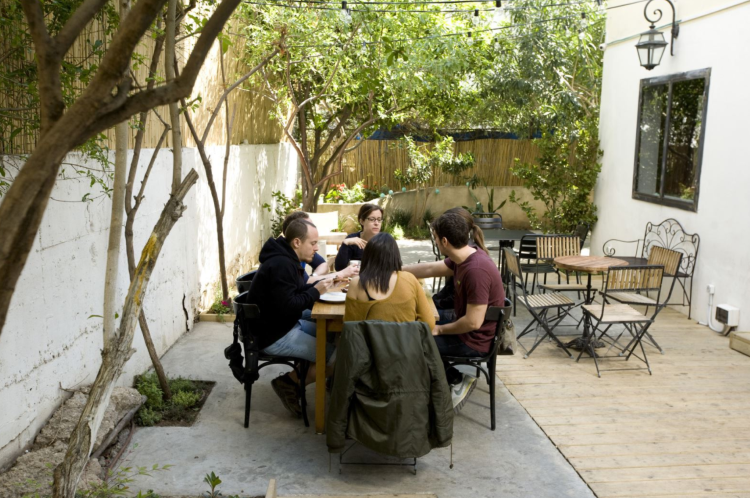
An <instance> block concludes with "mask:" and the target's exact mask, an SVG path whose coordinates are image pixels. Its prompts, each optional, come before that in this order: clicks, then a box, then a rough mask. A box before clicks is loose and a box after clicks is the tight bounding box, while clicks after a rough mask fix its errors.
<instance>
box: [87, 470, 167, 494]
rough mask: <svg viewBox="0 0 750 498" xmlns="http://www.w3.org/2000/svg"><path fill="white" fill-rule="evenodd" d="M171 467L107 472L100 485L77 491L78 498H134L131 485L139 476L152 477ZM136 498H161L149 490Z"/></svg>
mask: <svg viewBox="0 0 750 498" xmlns="http://www.w3.org/2000/svg"><path fill="white" fill-rule="evenodd" d="M171 467H172V466H171V465H159V464H154V465H153V466H152V467H150V468H149V467H124V468H121V469H119V470H118V471H117V472H112V470H108V471H107V475H106V477H105V478H104V479H103V480H102V482H101V483H100V484H95V485H92V486H90V487H89V488H88V489H79V490H77V491H76V498H112V497H115V496H133V493H132V492H131V491H130V486H129V485H130V483H132V482H133V480H134V478H135V477H137V476H149V477H151V476H152V474H153V473H154V472H164V471H167V470H169V469H170V468H171ZM135 496H136V498H159V495H158V494H156V493H154V491H153V490H151V489H149V490H148V491H146V492H143V491H139V492H138V493H137V494H136V495H135Z"/></svg>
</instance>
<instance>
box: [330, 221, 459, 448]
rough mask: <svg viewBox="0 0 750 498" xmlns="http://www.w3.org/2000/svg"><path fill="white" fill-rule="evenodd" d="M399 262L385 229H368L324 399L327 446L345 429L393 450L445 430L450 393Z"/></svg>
mask: <svg viewBox="0 0 750 498" xmlns="http://www.w3.org/2000/svg"><path fill="white" fill-rule="evenodd" d="M400 270H401V256H400V254H399V251H398V245H397V244H396V241H395V240H394V239H393V237H392V236H390V235H389V234H387V233H381V234H378V235H376V236H375V237H373V238H372V239H371V240H370V241H369V242H368V244H367V246H366V247H365V251H364V254H363V257H362V269H361V272H360V276H359V278H358V279H357V278H355V279H354V280H353V281H352V283H351V285H350V289H349V293H348V295H347V300H346V312H345V315H344V321H345V324H344V333H343V334H342V338H341V342H340V343H339V348H338V351H339V352H338V353H337V354H338V360H337V365H336V376H335V380H334V386H333V392H332V395H331V404H330V407H329V418H328V430H327V434H328V436H327V442H328V448H329V451H330V452H332V453H335V452H340V451H342V450H343V448H344V440H345V438H346V436H347V435H348V436H350V437H352V438H354V439H355V440H357V441H358V442H360V443H362V444H364V445H365V446H367V447H368V448H370V449H372V450H375V451H377V452H379V453H383V454H386V455H391V456H398V457H401V458H408V457H419V456H422V455H424V454H426V453H428V452H429V451H430V449H432V448H435V447H443V446H447V445H449V444H450V442H451V439H452V437H453V411H452V410H453V404H452V401H451V394H450V390H449V388H448V384H447V382H446V380H445V371H444V369H443V367H442V361H441V359H440V353H439V352H438V349H437V346H436V345H435V341H434V340H433V339H432V333H431V330H432V328H433V327H434V326H435V317H434V314H433V311H432V308H431V307H430V306H429V302H428V300H427V297H426V296H425V294H424V290H423V289H422V286H421V285H420V284H419V281H418V280H417V279H416V278H415V277H414V276H413V275H411V274H409V273H405V272H402V271H400ZM363 320H369V321H363ZM376 320H384V321H376ZM388 322H400V323H388Z"/></svg>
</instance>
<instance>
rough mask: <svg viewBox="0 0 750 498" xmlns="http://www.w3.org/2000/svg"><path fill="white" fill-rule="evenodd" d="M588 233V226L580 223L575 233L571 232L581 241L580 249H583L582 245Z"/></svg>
mask: <svg viewBox="0 0 750 498" xmlns="http://www.w3.org/2000/svg"><path fill="white" fill-rule="evenodd" d="M589 231H590V227H589V225H587V224H585V223H582V224H580V225H577V226H576V229H575V231H574V232H573V235H574V236H576V237H578V238H579V239H581V249H583V244H584V243H585V242H586V238H587V237H588V236H589Z"/></svg>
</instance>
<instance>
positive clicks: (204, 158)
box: [183, 104, 229, 301]
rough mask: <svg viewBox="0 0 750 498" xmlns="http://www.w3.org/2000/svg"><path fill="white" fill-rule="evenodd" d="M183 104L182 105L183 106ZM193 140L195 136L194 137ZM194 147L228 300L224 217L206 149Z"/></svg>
mask: <svg viewBox="0 0 750 498" xmlns="http://www.w3.org/2000/svg"><path fill="white" fill-rule="evenodd" d="M184 105H185V104H183V106H184ZM188 127H189V128H190V130H191V132H192V130H193V127H192V124H188ZM194 138H195V136H194ZM195 145H196V146H197V148H198V153H199V154H200V156H201V162H202V163H203V169H205V170H206V181H207V182H208V188H209V190H210V191H211V200H212V201H213V204H214V214H215V216H216V238H217V239H218V243H219V276H220V278H221V295H222V299H223V300H225V301H226V300H227V299H228V298H229V287H228V286H227V269H226V262H225V259H224V217H223V216H222V213H221V204H220V202H219V193H218V191H217V190H216V182H215V181H214V173H213V168H212V167H211V159H209V157H208V154H206V147H205V146H204V145H203V142H201V141H196V143H195Z"/></svg>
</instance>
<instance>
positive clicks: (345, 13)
mask: <svg viewBox="0 0 750 498" xmlns="http://www.w3.org/2000/svg"><path fill="white" fill-rule="evenodd" d="M339 16H340V17H341V21H342V22H343V23H344V24H346V25H347V26H348V25H349V24H351V23H352V13H351V12H349V9H347V8H346V0H342V1H341V13H340V14H339Z"/></svg>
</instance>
